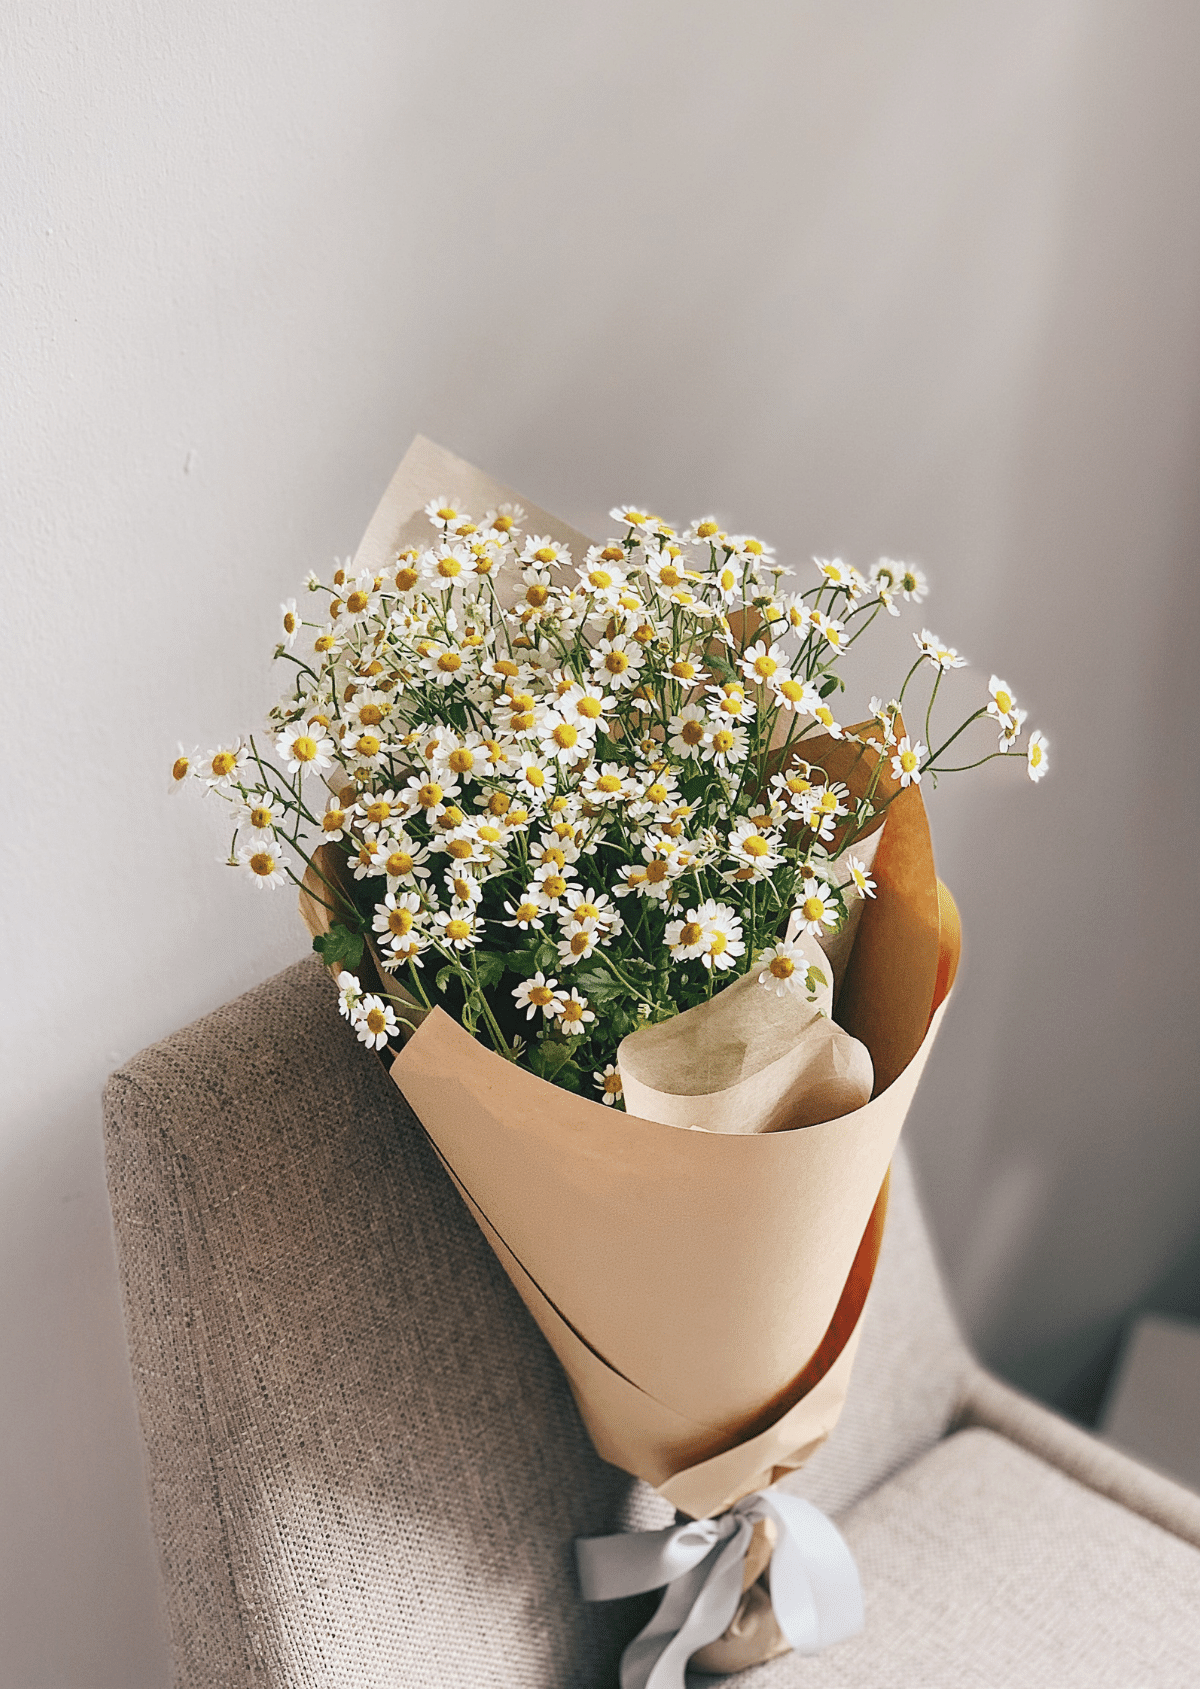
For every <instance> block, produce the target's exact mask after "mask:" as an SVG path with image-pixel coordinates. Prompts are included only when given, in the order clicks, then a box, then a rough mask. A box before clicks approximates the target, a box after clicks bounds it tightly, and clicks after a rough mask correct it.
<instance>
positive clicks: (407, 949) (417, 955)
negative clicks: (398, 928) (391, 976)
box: [383, 927, 429, 973]
mask: <svg viewBox="0 0 1200 1689" xmlns="http://www.w3.org/2000/svg"><path fill="white" fill-rule="evenodd" d="M428 944H429V940H428V938H427V937H426V936H425V934H424V933H423V932H421V931H419V930H418V928H416V927H414V928H413V929H412V931H411V932H410V933H408V934H407V935H406V936H405V937H403V938H394V939H393V940H392V952H391V955H390V956H385V957H384V958H383V966H384V967H385V968H386V969H387V970H388V972H389V973H395V971H396V969H397V968H400V967H403V965H404V964H405V963H406V962H410V963H411V964H412V966H413V967H415V968H423V967H424V966H425V963H424V961H423V960H422V954H423V952H424V951H425V949H426V948H427V946H428Z"/></svg>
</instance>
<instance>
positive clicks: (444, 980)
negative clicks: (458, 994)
mask: <svg viewBox="0 0 1200 1689" xmlns="http://www.w3.org/2000/svg"><path fill="white" fill-rule="evenodd" d="M457 978H458V969H457V968H455V967H452V966H451V965H450V964H449V963H447V965H446V966H445V967H444V968H439V969H438V971H437V973H436V974H435V975H434V976H433V983H434V984H435V985H436V986H437V988H438V993H439V995H440V996H442V997H444V996H445V995H446V992H447V990H448V988H449V985H450V981H451V980H452V979H457Z"/></svg>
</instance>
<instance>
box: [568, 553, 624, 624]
mask: <svg viewBox="0 0 1200 1689" xmlns="http://www.w3.org/2000/svg"><path fill="white" fill-rule="evenodd" d="M575 573H576V574H577V575H578V577H579V584H580V586H581V587H583V589H584V591H585V592H588V593H590V594H591V597H592V600H593V602H594V603H595V604H597V605H599V606H600V607H601V608H603V609H611V608H612V607H613V606H614V605H615V604H616V603H617V601H618V599H619V598H620V596H621V591H622V588H623V587H624V585H625V550H624V547H623V546H619V545H603V546H602V545H593V546H591V547H590V548H589V550H588V553H587V556H586V557H585V558H584V561H583V567H582V568H579V569H576V571H575Z"/></svg>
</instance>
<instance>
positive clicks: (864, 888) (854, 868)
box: [846, 856, 875, 897]
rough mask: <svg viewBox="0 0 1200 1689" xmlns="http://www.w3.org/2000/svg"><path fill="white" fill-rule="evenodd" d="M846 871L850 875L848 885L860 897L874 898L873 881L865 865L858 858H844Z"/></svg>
mask: <svg viewBox="0 0 1200 1689" xmlns="http://www.w3.org/2000/svg"><path fill="white" fill-rule="evenodd" d="M846 871H847V873H848V874H849V875H850V883H851V885H852V886H853V887H854V889H855V891H856V892H857V893H858V895H859V896H860V897H874V895H875V881H874V880H873V879H872V878H871V873H870V870H869V868H868V867H867V865H866V863H865V862H864V861H863V860H862V858H861V857H858V856H848V857H847V858H846Z"/></svg>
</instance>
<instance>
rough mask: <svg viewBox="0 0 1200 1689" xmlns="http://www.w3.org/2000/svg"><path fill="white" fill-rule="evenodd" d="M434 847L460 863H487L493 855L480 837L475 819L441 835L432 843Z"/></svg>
mask: <svg viewBox="0 0 1200 1689" xmlns="http://www.w3.org/2000/svg"><path fill="white" fill-rule="evenodd" d="M432 847H433V849H434V850H436V851H440V852H443V853H444V854H445V855H447V856H449V857H450V858H451V860H452V861H454V862H458V863H463V862H486V861H487V860H488V858H489V856H490V855H491V852H490V851H489V850H488V849H487V847H486V845H485V844H484V843H483V841H482V839H481V838H480V837H479V832H478V828H477V825H476V823H475V820H474V818H472V819H471V820H470V821H464V822H463V823H462V825H461V826H458V827H451V828H450V829H449V830H448V831H446V832H443V833H439V834H438V836H437V837H436V838H435V839H434V840H433V841H432Z"/></svg>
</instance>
